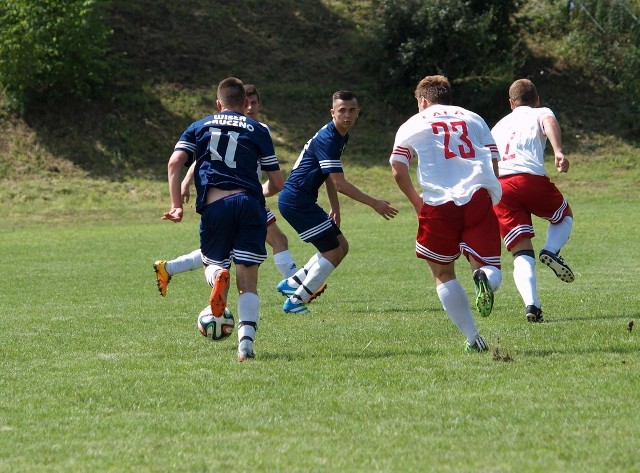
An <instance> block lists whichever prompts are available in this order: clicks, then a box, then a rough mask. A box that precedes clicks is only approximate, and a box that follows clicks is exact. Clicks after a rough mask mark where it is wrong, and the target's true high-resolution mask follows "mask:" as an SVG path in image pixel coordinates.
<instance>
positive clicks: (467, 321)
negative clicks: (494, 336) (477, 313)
mask: <svg viewBox="0 0 640 473" xmlns="http://www.w3.org/2000/svg"><path fill="white" fill-rule="evenodd" d="M436 292H437V293H438V297H439V298H440V302H442V307H443V308H444V311H445V312H446V313H447V315H448V316H449V318H450V319H451V321H452V322H453V323H454V324H455V325H456V327H458V328H459V329H460V331H461V332H462V333H463V334H464V336H465V337H467V341H468V342H469V343H470V344H473V343H474V342H475V341H476V338H477V337H478V328H477V327H476V324H475V322H474V321H473V315H472V314H471V307H470V306H469V298H468V297H467V294H466V292H464V288H463V287H462V285H461V284H460V282H459V281H458V280H457V279H452V280H451V281H447V282H445V283H443V284H439V285H438V286H437V287H436Z"/></svg>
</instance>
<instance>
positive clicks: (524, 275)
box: [513, 255, 540, 308]
mask: <svg viewBox="0 0 640 473" xmlns="http://www.w3.org/2000/svg"><path fill="white" fill-rule="evenodd" d="M513 281H514V282H515V283H516V288H518V292H519V293H520V297H522V300H523V301H524V305H525V306H527V305H535V306H536V307H538V308H540V301H539V300H538V290H537V288H536V259H535V258H533V257H531V256H527V255H520V256H517V257H516V258H514V259H513Z"/></svg>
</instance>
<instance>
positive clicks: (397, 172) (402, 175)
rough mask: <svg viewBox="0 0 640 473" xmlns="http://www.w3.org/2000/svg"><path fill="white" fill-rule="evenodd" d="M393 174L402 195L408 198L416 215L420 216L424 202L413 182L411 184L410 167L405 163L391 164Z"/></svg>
mask: <svg viewBox="0 0 640 473" xmlns="http://www.w3.org/2000/svg"><path fill="white" fill-rule="evenodd" d="M391 173H392V174H393V178H394V179H395V181H396V184H397V185H398V187H399V188H400V190H401V191H402V193H403V194H404V195H406V196H407V199H409V202H411V205H413V208H414V209H415V211H416V214H418V215H420V211H421V210H422V204H423V201H422V197H420V194H418V192H416V189H415V187H413V182H411V176H410V175H409V167H408V166H407V165H406V164H404V163H401V162H398V161H394V162H393V163H392V164H391Z"/></svg>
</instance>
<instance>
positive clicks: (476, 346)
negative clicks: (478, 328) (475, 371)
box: [464, 335, 489, 353]
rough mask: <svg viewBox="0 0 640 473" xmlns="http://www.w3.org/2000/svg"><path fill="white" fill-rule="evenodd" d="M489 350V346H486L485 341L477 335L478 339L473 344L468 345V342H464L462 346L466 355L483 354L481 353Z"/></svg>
mask: <svg viewBox="0 0 640 473" xmlns="http://www.w3.org/2000/svg"><path fill="white" fill-rule="evenodd" d="M488 349H489V345H487V342H486V341H485V339H484V338H482V337H481V336H480V335H478V338H476V341H475V342H473V344H471V343H469V342H468V341H467V342H465V345H464V351H465V352H466V353H475V352H478V353H479V352H483V351H487V350H488Z"/></svg>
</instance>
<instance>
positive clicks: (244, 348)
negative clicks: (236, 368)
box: [238, 340, 256, 363]
mask: <svg viewBox="0 0 640 473" xmlns="http://www.w3.org/2000/svg"><path fill="white" fill-rule="evenodd" d="M255 357H256V354H255V353H254V352H253V342H252V341H251V340H242V341H241V342H240V344H239V345H238V361H239V362H240V363H242V362H243V361H246V360H249V359H253V358H255Z"/></svg>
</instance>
